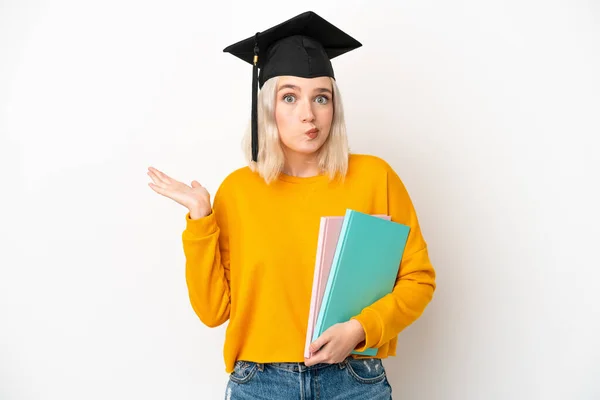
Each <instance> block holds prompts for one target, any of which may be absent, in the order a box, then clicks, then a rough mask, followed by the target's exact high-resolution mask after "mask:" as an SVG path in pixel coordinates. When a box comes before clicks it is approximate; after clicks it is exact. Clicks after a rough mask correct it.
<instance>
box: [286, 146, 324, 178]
mask: <svg viewBox="0 0 600 400" xmlns="http://www.w3.org/2000/svg"><path fill="white" fill-rule="evenodd" d="M283 173H284V174H286V175H290V176H297V177H300V178H308V177H311V176H316V175H319V174H320V173H321V170H320V168H319V164H318V162H317V157H316V154H308V155H307V154H297V153H293V154H292V153H289V152H287V153H286V155H285V164H284V166H283Z"/></svg>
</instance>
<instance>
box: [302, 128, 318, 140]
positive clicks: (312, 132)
mask: <svg viewBox="0 0 600 400" xmlns="http://www.w3.org/2000/svg"><path fill="white" fill-rule="evenodd" d="M318 133H319V130H318V129H317V128H313V129H311V130H309V131H306V132H304V134H305V135H306V136H308V138H309V139H314V138H316V137H317V134H318Z"/></svg>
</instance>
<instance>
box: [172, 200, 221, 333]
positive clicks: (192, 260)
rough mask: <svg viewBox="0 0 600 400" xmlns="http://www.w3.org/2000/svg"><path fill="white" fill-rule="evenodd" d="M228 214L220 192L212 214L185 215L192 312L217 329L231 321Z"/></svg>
mask: <svg viewBox="0 0 600 400" xmlns="http://www.w3.org/2000/svg"><path fill="white" fill-rule="evenodd" d="M226 216H227V211H226V208H225V207H224V205H223V204H222V195H221V194H220V192H217V194H216V195H215V201H214V204H213V210H212V213H211V214H209V215H208V216H206V217H203V218H200V219H196V220H192V219H190V213H189V212H188V213H187V214H186V217H185V218H186V228H185V230H184V231H183V234H182V240H183V251H184V254H185V260H186V261H185V271H186V283H187V287H188V293H189V298H190V302H191V304H192V308H193V309H194V311H195V312H196V314H197V315H198V317H199V318H200V320H201V321H202V322H203V323H204V324H205V325H207V326H209V327H216V326H219V325H221V324H223V323H224V322H225V321H227V320H228V319H229V311H230V305H231V297H230V291H229V282H230V273H229V241H228V234H227V218H226Z"/></svg>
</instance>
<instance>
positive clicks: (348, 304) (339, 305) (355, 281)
mask: <svg viewBox="0 0 600 400" xmlns="http://www.w3.org/2000/svg"><path fill="white" fill-rule="evenodd" d="M409 232H410V228H409V227H408V226H406V225H403V224H400V223H397V222H393V221H390V220H386V219H382V218H378V217H376V216H373V215H369V214H364V213H361V212H358V211H355V210H350V209H348V210H346V215H345V216H344V222H343V224H342V229H341V232H340V235H339V238H338V242H337V246H336V250H335V254H334V256H333V261H332V264H331V270H330V272H329V277H328V279H327V285H326V288H325V293H324V295H323V300H322V304H321V307H320V309H319V315H318V318H317V322H316V325H315V329H314V331H313V340H316V339H317V338H318V337H319V336H321V334H323V332H325V331H326V330H327V329H328V328H329V327H331V326H333V325H335V324H337V323H340V322H346V321H348V320H349V319H350V318H352V317H353V316H355V315H358V314H360V312H361V311H362V310H363V309H364V308H365V307H367V306H369V305H371V304H372V303H374V302H376V301H377V300H379V299H381V298H382V297H384V296H386V295H387V294H389V293H391V292H392V289H393V288H394V284H395V283H396V277H397V275H398V270H399V268H400V262H401V261H402V255H403V254H404V248H405V246H406V241H407V239H408V234H409ZM353 354H360V355H366V356H374V355H376V354H377V349H372V348H369V349H366V350H365V351H363V352H353Z"/></svg>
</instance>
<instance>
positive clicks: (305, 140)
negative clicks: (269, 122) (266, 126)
mask: <svg viewBox="0 0 600 400" xmlns="http://www.w3.org/2000/svg"><path fill="white" fill-rule="evenodd" d="M276 96H277V98H276V102H275V121H276V122H277V129H278V130H279V137H280V139H281V142H282V144H283V147H284V150H285V152H286V153H288V154H289V153H296V154H298V155H312V154H314V153H316V152H317V151H318V150H319V149H320V148H321V146H322V145H323V143H325V141H326V140H327V137H328V136H329V131H330V129H331V121H332V120H333V88H332V87H331V80H330V79H329V78H328V77H319V78H311V79H307V78H298V77H294V76H282V77H280V78H279V82H278V85H277V95H276Z"/></svg>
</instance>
